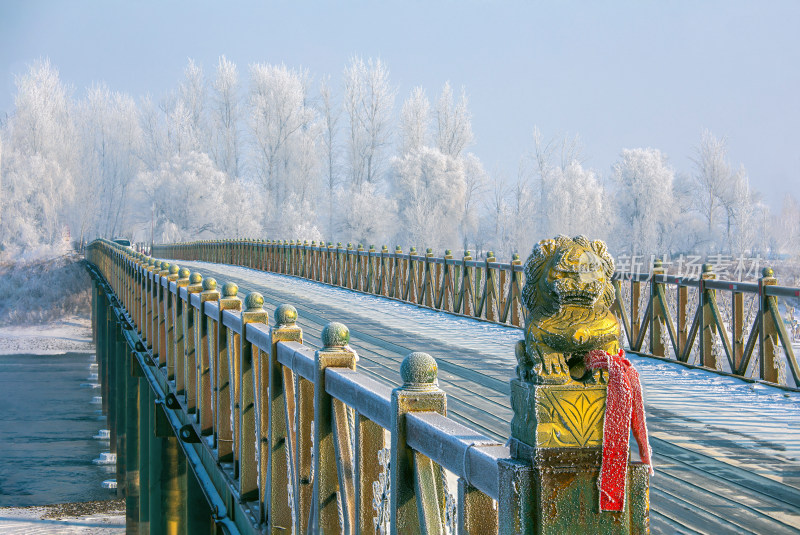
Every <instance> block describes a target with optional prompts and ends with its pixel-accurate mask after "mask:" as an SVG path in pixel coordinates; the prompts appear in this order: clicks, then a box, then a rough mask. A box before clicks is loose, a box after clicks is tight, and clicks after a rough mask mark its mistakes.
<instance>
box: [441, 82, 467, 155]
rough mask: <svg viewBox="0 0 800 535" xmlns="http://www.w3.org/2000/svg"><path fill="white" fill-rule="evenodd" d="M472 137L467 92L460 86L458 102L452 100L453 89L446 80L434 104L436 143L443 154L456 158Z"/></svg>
mask: <svg viewBox="0 0 800 535" xmlns="http://www.w3.org/2000/svg"><path fill="white" fill-rule="evenodd" d="M473 138H474V136H473V134H472V115H471V114H470V112H469V108H468V107H467V93H466V91H465V90H464V88H462V89H461V97H460V98H459V99H458V102H453V89H452V88H451V87H450V82H446V83H445V84H444V87H443V88H442V94H441V95H440V96H439V102H438V103H437V106H436V145H437V147H438V148H439V150H440V151H441V152H442V153H443V154H447V155H448V156H453V157H455V158H457V157H459V156H460V155H461V153H462V152H463V151H464V149H465V148H466V147H467V146H469V144H470V143H472V140H473Z"/></svg>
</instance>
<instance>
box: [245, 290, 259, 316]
mask: <svg viewBox="0 0 800 535" xmlns="http://www.w3.org/2000/svg"><path fill="white" fill-rule="evenodd" d="M244 306H245V309H246V310H245V311H246V312H254V311H258V310H262V309H263V308H264V296H263V295H261V294H260V293H258V292H250V293H249V294H247V297H245V299H244Z"/></svg>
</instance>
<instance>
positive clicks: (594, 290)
mask: <svg viewBox="0 0 800 535" xmlns="http://www.w3.org/2000/svg"><path fill="white" fill-rule="evenodd" d="M543 283H544V285H546V286H547V288H548V290H549V291H550V292H551V293H552V295H553V296H554V297H555V299H556V300H558V302H559V304H562V305H566V304H569V305H577V306H582V307H587V308H591V307H593V306H594V304H595V303H596V302H597V300H598V299H600V297H601V296H602V295H603V290H604V289H605V286H606V276H605V272H604V271H603V265H602V260H601V258H600V257H599V256H597V255H596V254H595V253H594V252H592V251H587V250H585V249H584V248H583V247H570V248H569V249H566V250H564V251H559V252H557V253H556V255H554V257H553V260H552V262H551V263H550V269H548V270H547V276H546V277H545V278H544V279H543Z"/></svg>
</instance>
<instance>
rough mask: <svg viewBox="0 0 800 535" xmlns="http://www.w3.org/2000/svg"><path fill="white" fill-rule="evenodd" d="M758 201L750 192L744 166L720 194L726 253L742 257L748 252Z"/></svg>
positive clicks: (753, 239) (753, 235) (751, 241)
mask: <svg viewBox="0 0 800 535" xmlns="http://www.w3.org/2000/svg"><path fill="white" fill-rule="evenodd" d="M757 203H758V200H757V198H756V196H755V195H754V194H753V192H751V190H750V179H749V178H748V177H747V172H746V171H745V169H744V166H740V167H739V170H738V171H736V172H735V173H733V175H732V176H731V185H730V188H727V189H726V190H724V191H723V193H722V205H723V207H724V209H725V241H726V245H727V248H728V251H729V252H730V253H731V254H733V255H742V254H745V253H746V252H748V251H750V249H751V247H752V246H753V242H754V241H755V239H756V233H755V228H754V225H753V222H754V218H755V211H756V204H757Z"/></svg>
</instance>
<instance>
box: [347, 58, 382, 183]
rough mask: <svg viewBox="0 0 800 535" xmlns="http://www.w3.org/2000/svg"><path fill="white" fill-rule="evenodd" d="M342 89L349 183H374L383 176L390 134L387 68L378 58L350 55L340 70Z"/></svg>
mask: <svg viewBox="0 0 800 535" xmlns="http://www.w3.org/2000/svg"><path fill="white" fill-rule="evenodd" d="M344 92H345V95H344V105H345V110H346V112H347V118H348V122H349V124H348V137H347V156H348V163H349V165H350V182H351V184H353V185H355V186H361V185H362V184H363V183H365V182H368V183H375V182H377V181H378V180H380V179H381V178H382V176H383V172H384V170H385V166H386V160H387V155H386V149H387V147H388V146H389V143H390V141H391V134H392V131H391V117H392V108H393V107H394V98H395V89H394V88H392V86H391V84H390V83H389V69H387V68H386V65H385V64H384V63H383V62H382V61H381V60H380V59H372V58H370V59H369V60H368V61H364V60H363V59H362V58H360V57H353V58H352V59H351V60H350V64H349V65H348V66H347V67H346V68H345V70H344Z"/></svg>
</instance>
